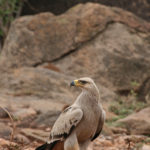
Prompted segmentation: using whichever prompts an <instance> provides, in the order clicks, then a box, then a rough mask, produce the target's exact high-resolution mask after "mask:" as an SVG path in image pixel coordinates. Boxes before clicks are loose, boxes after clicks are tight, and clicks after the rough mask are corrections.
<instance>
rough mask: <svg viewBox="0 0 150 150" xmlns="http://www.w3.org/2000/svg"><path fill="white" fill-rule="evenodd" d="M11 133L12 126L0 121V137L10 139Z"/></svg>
mask: <svg viewBox="0 0 150 150" xmlns="http://www.w3.org/2000/svg"><path fill="white" fill-rule="evenodd" d="M11 133H12V128H11V127H9V126H8V125H6V124H5V123H1V122H0V135H1V138H5V139H10V135H11Z"/></svg>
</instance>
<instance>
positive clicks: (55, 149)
mask: <svg viewBox="0 0 150 150" xmlns="http://www.w3.org/2000/svg"><path fill="white" fill-rule="evenodd" d="M35 150H64V143H63V142H61V141H55V142H52V143H50V144H49V143H45V144H43V145H41V146H39V147H37V148H36V149H35Z"/></svg>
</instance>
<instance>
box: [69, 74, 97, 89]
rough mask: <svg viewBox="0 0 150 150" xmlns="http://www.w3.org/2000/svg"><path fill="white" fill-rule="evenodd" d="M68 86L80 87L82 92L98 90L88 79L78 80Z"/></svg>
mask: <svg viewBox="0 0 150 150" xmlns="http://www.w3.org/2000/svg"><path fill="white" fill-rule="evenodd" d="M70 86H76V87H80V88H82V89H83V90H87V91H93V90H95V89H96V90H98V89H97V87H96V84H95V83H94V81H93V80H92V79H91V78H89V77H84V78H79V79H77V80H74V81H72V82H71V83H70Z"/></svg>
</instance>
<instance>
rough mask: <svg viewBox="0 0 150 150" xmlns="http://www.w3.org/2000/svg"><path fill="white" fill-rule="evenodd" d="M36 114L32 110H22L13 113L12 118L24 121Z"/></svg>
mask: <svg viewBox="0 0 150 150" xmlns="http://www.w3.org/2000/svg"><path fill="white" fill-rule="evenodd" d="M36 114H37V112H36V111H35V110H34V109H33V108H22V109H19V110H17V111H15V112H14V113H13V116H14V117H15V118H17V119H24V118H27V117H31V116H34V115H36Z"/></svg>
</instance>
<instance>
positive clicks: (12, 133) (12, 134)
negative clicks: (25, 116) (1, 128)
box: [0, 106, 16, 142]
mask: <svg viewBox="0 0 150 150" xmlns="http://www.w3.org/2000/svg"><path fill="white" fill-rule="evenodd" d="M0 108H1V109H3V110H4V111H5V112H6V113H7V114H8V116H9V118H10V120H11V123H12V126H13V129H12V132H11V135H10V142H13V139H14V133H15V127H16V126H15V123H14V119H13V118H12V115H11V114H10V112H9V111H8V110H7V109H5V108H4V107H2V106H0Z"/></svg>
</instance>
